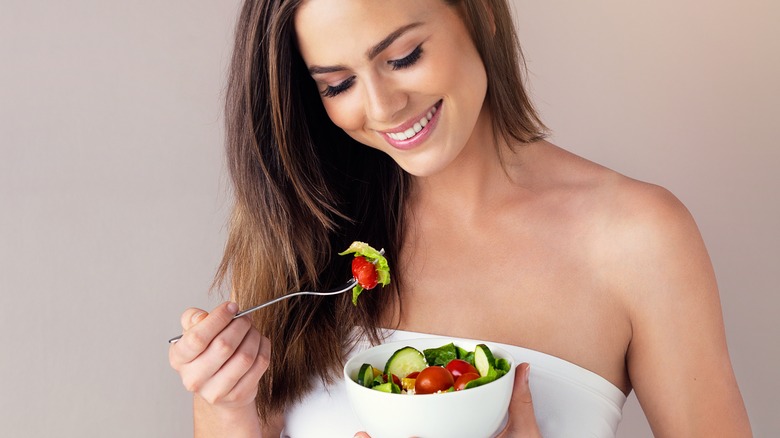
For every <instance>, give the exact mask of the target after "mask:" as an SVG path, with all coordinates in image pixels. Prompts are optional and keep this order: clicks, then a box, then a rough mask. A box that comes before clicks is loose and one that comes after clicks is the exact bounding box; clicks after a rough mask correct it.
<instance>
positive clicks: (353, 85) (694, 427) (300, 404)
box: [170, 0, 750, 438]
mask: <svg viewBox="0 0 780 438" xmlns="http://www.w3.org/2000/svg"><path fill="white" fill-rule="evenodd" d="M522 65H523V61H522V56H521V52H520V49H519V46H518V43H517V38H516V36H515V33H514V27H513V24H512V21H511V14H510V12H509V9H508V7H507V4H506V2H505V1H503V0H475V1H456V0H449V1H444V0H393V1H362V0H288V1H281V0H267V1H251V0H248V1H246V2H245V4H244V7H243V10H242V13H241V17H240V19H239V24H238V27H237V31H236V45H235V49H234V55H233V65H232V68H231V73H230V78H229V86H228V97H227V106H226V117H227V128H228V133H227V154H228V163H229V167H230V172H231V178H232V182H233V185H234V188H235V205H234V209H233V214H232V220H231V224H230V236H229V240H228V243H227V246H226V250H225V255H224V258H223V261H222V264H221V267H220V271H219V275H218V278H217V281H218V282H229V283H230V286H231V290H232V291H233V292H232V299H233V300H234V301H236V302H237V303H238V304H239V305H240V306H241V307H244V308H246V307H251V306H252V305H253V304H256V303H258V302H263V301H267V300H270V299H272V298H275V297H276V296H278V295H280V294H284V293H287V292H289V291H294V290H302V289H305V290H322V289H328V288H331V287H333V286H335V285H337V284H340V283H342V282H343V281H344V277H345V276H347V273H348V272H349V266H348V262H346V261H345V260H344V259H342V258H340V257H338V256H336V253H337V252H338V251H339V250H341V249H343V248H345V247H347V246H348V245H349V243H350V242H352V241H354V240H361V241H365V242H369V243H370V244H371V245H374V246H376V247H383V248H385V250H386V256H387V258H388V259H389V260H390V261H391V263H392V264H393V265H394V279H393V282H392V283H391V284H390V285H389V286H388V288H386V290H383V291H382V292H381V293H370V294H367V296H365V298H363V297H362V296H361V301H360V303H359V305H358V306H357V307H355V306H353V305H352V304H351V301H350V298H349V297H348V296H340V297H337V298H312V297H307V298H305V299H293V300H287V301H284V302H282V303H280V304H278V305H276V307H274V308H266V309H263V310H261V311H259V312H257V313H256V314H254V315H253V316H252V320H251V321H250V320H249V318H248V317H242V318H237V319H235V320H232V316H233V314H235V309H236V308H237V306H236V305H235V304H236V303H226V304H223V305H222V306H220V307H218V308H217V309H215V310H214V311H213V312H211V314H207V313H205V312H203V311H201V310H198V309H190V310H188V311H186V312H185V314H184V315H183V316H182V326H183V329H184V334H183V337H182V339H181V341H179V342H178V343H176V344H175V345H173V346H171V348H170V362H171V364H172V366H173V367H174V368H175V369H176V370H177V371H178V372H179V373H180V375H181V377H182V380H183V381H184V384H185V386H186V387H187V389H189V390H190V391H192V392H193V394H194V399H195V428H196V434H197V435H199V436H224V435H226V434H228V433H229V434H230V435H231V436H259V435H260V434H262V435H263V436H279V434H280V433H281V434H283V435H284V436H290V437H292V438H307V437H314V436H316V437H323V436H333V437H342V436H344V435H345V434H353V433H355V432H357V431H358V430H359V429H360V428H361V425H360V424H359V423H357V422H356V419H355V417H354V416H353V415H352V414H351V412H350V410H349V407H348V406H347V403H346V400H345V398H344V394H343V391H341V388H342V387H341V385H340V384H339V382H338V381H337V378H338V375H339V372H340V370H341V367H342V366H343V364H344V362H345V361H346V360H347V359H348V358H349V357H350V356H351V355H352V354H354V353H355V352H356V351H359V350H360V349H362V348H365V347H366V346H367V345H368V344H377V343H380V342H382V341H386V340H389V339H404V338H408V337H428V336H432V335H442V336H451V337H458V338H468V339H480V340H485V341H491V342H495V343H500V344H501V345H502V346H504V347H503V348H504V349H506V350H507V351H509V352H510V353H511V354H512V355H513V357H514V359H515V362H516V363H518V364H520V365H519V366H518V369H517V372H516V374H515V375H516V380H515V382H514V389H513V398H512V403H511V404H510V407H509V412H508V417H507V418H508V421H507V423H506V425H505V427H502V429H501V430H499V431H493V430H486V431H485V436H486V437H487V436H493V435H494V434H498V435H497V436H503V437H507V436H512V437H521V436H522V437H525V436H528V437H535V436H539V434H540V433H541V434H542V435H543V436H545V437H548V438H549V437H558V436H560V437H564V436H583V435H588V436H598V437H611V436H614V434H615V430H616V428H617V424H618V422H619V421H620V412H621V408H622V405H623V402H624V401H625V397H626V395H627V394H628V393H630V392H631V391H632V390H634V389H635V390H636V392H637V395H638V397H639V399H640V401H641V402H642V404H643V406H644V407H645V412H646V414H647V417H648V419H649V421H650V424H651V426H652V428H653V430H654V433H656V434H657V435H658V436H713V435H717V436H744V435H745V434H749V430H750V426H749V424H748V422H747V416H746V414H745V410H744V407H743V405H742V400H741V396H740V393H739V390H738V388H737V385H736V381H735V379H734V376H733V372H732V370H731V366H730V362H729V357H728V352H727V350H726V345H725V337H724V333H723V323H722V319H721V315H720V303H719V299H718V292H717V286H716V284H715V281H714V274H713V272H712V268H711V266H710V262H709V258H708V255H707V252H706V249H705V248H704V245H703V242H702V240H701V237H700V235H699V233H698V230H697V228H696V225H695V223H694V222H693V220H692V218H691V217H690V215H689V214H688V212H687V211H686V209H685V208H684V206H682V204H680V202H679V201H678V200H677V199H676V198H675V197H674V196H673V195H671V194H670V193H669V192H667V191H666V190H664V189H662V188H660V187H657V186H653V185H650V184H646V183H642V182H639V181H636V180H633V179H630V178H627V177H625V176H623V175H620V174H618V173H616V172H614V171H611V170H609V169H606V168H604V167H602V166H599V165H597V164H595V163H592V162H589V161H587V160H585V159H583V158H580V157H577V156H575V155H573V154H571V153H569V152H566V151H565V150H563V149H561V148H559V147H557V146H555V145H552V144H551V143H549V142H547V141H545V140H544V137H545V127H544V126H543V124H542V123H541V121H540V120H539V117H538V116H537V114H536V112H535V110H534V108H533V106H532V105H531V103H530V101H529V99H528V97H527V94H526V92H525V90H524V88H523V82H524V81H523V70H522V68H521V67H522ZM486 279H488V280H489V283H486ZM659 358H664V363H665V365H664V366H663V367H659V366H658V361H659ZM529 363H530V366H531V367H533V369H534V372H533V373H532V372H531V371H530V368H529V365H528V364H529ZM529 381H530V386H529ZM531 386H533V388H534V391H533V403H532V402H531V401H532V399H531V395H532V391H531V389H530V387H531ZM378 414H379V415H385V414H386V415H392V414H391V413H378ZM314 418H316V421H314V420H313V419H314ZM261 429H262V430H261Z"/></svg>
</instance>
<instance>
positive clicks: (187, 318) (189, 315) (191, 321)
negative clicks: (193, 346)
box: [181, 307, 209, 331]
mask: <svg viewBox="0 0 780 438" xmlns="http://www.w3.org/2000/svg"><path fill="white" fill-rule="evenodd" d="M207 316H209V313H208V312H206V311H205V310H203V309H198V308H195V307H191V308H189V309H187V310H185V311H184V313H182V314H181V328H182V330H184V331H187V330H189V329H190V328H192V327H193V326H194V325H195V324H197V323H199V322H201V321H202V320H203V319H204V318H206V317H207Z"/></svg>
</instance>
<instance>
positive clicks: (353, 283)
mask: <svg viewBox="0 0 780 438" xmlns="http://www.w3.org/2000/svg"><path fill="white" fill-rule="evenodd" d="M356 285H357V279H355V278H354V277H353V278H352V279H350V280H349V281H348V282H347V284H345V285H344V286H342V287H341V288H339V289H336V290H332V291H326V292H311V291H301V292H293V293H289V294H286V295H282V296H280V297H278V298H274V299H273V300H270V301H266V302H265V303H263V304H258V305H257V306H255V307H250V308H249V309H246V310H242V311H240V312H238V313H236V315H235V316H233V319H236V318H240V317H242V316H244V315H246V314H249V313H252V312H254V311H255V310H259V309H262V308H263V307H266V306H270V305H271V304H275V303H278V302H279V301H282V300H286V299H287V298H292V297H296V296H298V295H338V294H343V293H344V292H346V291H348V290H350V289H352V288H353V287H355V286H356ZM182 336H184V335H183V334H181V335H179V336H176V337H173V338H171V339H168V343H169V344H173V343H174V342H176V341H178V340H179V339H181V337H182Z"/></svg>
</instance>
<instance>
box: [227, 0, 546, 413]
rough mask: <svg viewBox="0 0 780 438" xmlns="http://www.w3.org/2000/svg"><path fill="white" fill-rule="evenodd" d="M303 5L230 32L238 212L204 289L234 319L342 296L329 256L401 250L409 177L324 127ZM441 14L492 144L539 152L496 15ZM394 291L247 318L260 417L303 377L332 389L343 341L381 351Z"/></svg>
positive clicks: (510, 36) (231, 160)
mask: <svg viewBox="0 0 780 438" xmlns="http://www.w3.org/2000/svg"><path fill="white" fill-rule="evenodd" d="M300 2H301V0H287V1H285V0H247V1H245V3H244V5H243V7H242V9H241V13H240V17H239V20H238V24H237V28H236V36H235V46H234V50H233V58H232V62H231V68H230V74H229V78H228V88H227V96H226V114H225V116H226V148H227V163H228V169H229V172H230V177H231V180H232V185H233V190H234V197H235V200H234V206H233V211H232V215H231V218H230V224H229V237H228V240H227V244H226V248H225V254H224V257H223V260H222V263H221V264H220V266H219V269H218V272H217V276H216V279H215V285H220V284H224V283H225V282H226V281H228V280H229V282H230V289H231V296H232V298H233V299H234V300H235V301H237V302H238V304H239V305H240V306H241V307H242V308H245V307H250V306H252V305H255V304H257V303H260V302H263V301H266V300H269V299H272V298H274V297H277V296H279V295H281V294H284V293H287V292H290V291H295V290H323V289H328V288H332V287H335V286H338V285H340V284H342V283H344V282H345V281H346V280H347V279H348V277H349V272H350V268H349V263H350V260H349V259H348V258H345V257H338V256H337V255H336V253H337V252H338V251H340V250H343V249H345V248H346V247H347V246H348V245H349V244H350V243H351V242H352V241H354V240H362V241H365V242H369V243H370V244H371V245H372V246H375V247H377V248H380V247H381V248H384V249H385V251H386V256H387V257H388V259H389V260H390V261H391V266H392V267H393V269H394V271H395V272H398V270H399V267H398V266H393V262H395V261H396V260H398V257H397V256H398V254H399V251H400V248H401V247H402V245H403V217H404V202H405V200H406V198H407V196H408V193H409V187H410V176H409V175H408V174H406V173H405V172H404V171H403V170H401V169H400V167H398V165H396V163H395V162H394V161H393V160H392V159H391V158H390V157H389V156H387V155H386V154H384V153H381V152H379V151H377V150H375V149H373V148H369V147H366V146H364V145H361V144H359V143H357V142H356V141H355V140H353V139H352V138H350V137H349V136H347V135H346V134H345V133H344V132H343V131H341V130H340V129H339V128H337V127H336V126H335V125H333V123H332V122H331V121H330V120H329V118H328V116H327V114H326V112H325V110H324V108H323V105H322V102H321V100H320V95H319V93H318V91H317V88H316V86H315V84H314V82H313V80H312V79H311V77H310V76H309V73H308V71H307V68H306V66H305V64H304V62H303V60H302V59H301V56H300V54H299V53H298V50H297V48H296V44H295V32H294V28H293V18H294V13H295V9H296V7H297V6H298V4H300ZM447 3H449V4H451V5H458V4H459V7H462V9H461V11H462V13H463V16H464V17H465V22H466V23H467V24H468V26H469V29H470V31H471V33H472V36H473V38H474V41H475V43H476V44H477V48H478V50H479V51H480V53H481V55H482V59H483V61H484V63H485V66H486V70H487V73H488V84H489V85H488V89H489V91H488V99H489V102H490V107H491V109H492V110H493V114H494V119H496V120H497V121H496V122H495V130H496V132H498V133H500V134H501V135H502V136H504V137H505V138H507V139H509V138H511V139H515V140H516V142H530V141H533V140H535V139H538V138H540V137H541V135H542V134H541V132H542V129H543V127H542V125H541V123H540V122H539V119H538V117H537V116H536V113H535V111H534V110H533V108H532V106H531V104H530V101H529V100H528V98H527V97H526V94H525V92H524V91H523V86H522V77H521V74H520V65H521V64H520V60H521V58H520V52H519V47H518V46H517V44H516V37H515V35H514V27H513V25H512V22H511V18H510V15H509V12H508V8H507V5H506V3H505V1H504V0H485V1H484V3H483V1H480V0H476V1H462V2H461V1H451V0H448V1H447ZM491 11H492V13H491ZM494 26H495V29H496V32H495V35H494V33H493V31H492V29H493V27H494ZM401 286H402V284H401V282H400V279H399V278H398V276H395V277H393V282H392V283H391V285H390V286H388V288H385V289H383V290H382V291H381V293H372V292H369V293H366V294H363V295H361V298H360V303H359V305H358V306H357V307H355V306H353V305H352V303H351V301H350V296H349V294H344V295H340V296H337V297H315V296H306V297H302V298H301V299H296V298H293V299H290V300H286V301H282V302H280V303H278V304H275V305H274V306H272V307H270V308H266V309H263V310H261V311H258V312H256V313H255V314H254V315H253V318H254V324H255V326H256V327H257V328H258V330H259V331H260V332H261V333H262V334H263V335H265V336H267V337H268V338H269V339H270V340H271V344H272V358H271V365H270V367H269V369H268V371H267V372H266V374H265V375H264V376H263V378H262V379H261V380H260V386H259V390H258V396H257V408H258V412H259V414H260V417H261V418H263V419H266V418H268V417H269V414H272V413H277V412H283V411H284V410H285V409H286V408H287V407H288V406H289V405H290V404H291V403H294V402H295V401H297V400H299V399H300V397H302V396H303V395H304V394H305V393H306V392H307V391H309V390H310V389H311V388H312V385H314V384H315V383H316V382H314V381H313V379H312V378H311V376H312V375H314V376H316V377H318V378H319V379H321V380H322V381H323V382H330V381H332V379H334V378H336V377H337V376H338V375H339V371H340V369H341V366H342V364H343V361H344V357H345V355H346V354H347V352H348V351H349V348H350V346H351V345H352V343H353V341H354V336H367V337H368V338H369V339H370V340H371V341H372V342H374V343H378V342H380V341H381V336H380V335H381V333H380V330H379V323H380V318H381V317H382V315H383V313H382V311H383V309H388V306H390V305H392V304H393V303H400V301H399V300H398V298H399V295H400V292H399V291H400V290H401ZM355 328H357V330H355Z"/></svg>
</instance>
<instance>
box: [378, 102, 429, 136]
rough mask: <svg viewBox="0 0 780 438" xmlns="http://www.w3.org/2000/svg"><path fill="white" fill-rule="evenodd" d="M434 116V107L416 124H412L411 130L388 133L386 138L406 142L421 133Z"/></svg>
mask: <svg viewBox="0 0 780 438" xmlns="http://www.w3.org/2000/svg"><path fill="white" fill-rule="evenodd" d="M434 114H436V107H433V108H431V110H430V111H428V113H427V114H425V115H424V116H423V117H421V118H420V120H419V121H417V123H415V124H414V126H412V127H411V128H409V129H407V130H406V131H403V132H388V133H387V136H388V137H390V138H392V139H393V140H396V141H403V140H408V139H410V138H412V137H414V136H415V135H416V134H417V133H419V132H420V131H422V129H423V128H424V127H425V125H427V124H428V122H430V121H431V119H432V118H433V115H434Z"/></svg>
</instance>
